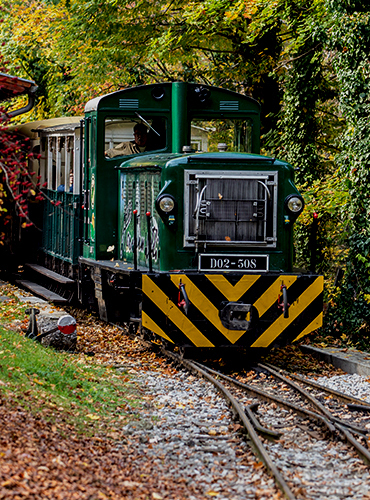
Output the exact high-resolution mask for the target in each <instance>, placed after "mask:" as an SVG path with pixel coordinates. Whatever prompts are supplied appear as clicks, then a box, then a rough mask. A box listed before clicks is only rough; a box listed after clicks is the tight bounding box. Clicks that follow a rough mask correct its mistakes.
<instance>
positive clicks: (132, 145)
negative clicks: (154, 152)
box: [105, 123, 148, 158]
mask: <svg viewBox="0 0 370 500" xmlns="http://www.w3.org/2000/svg"><path fill="white" fill-rule="evenodd" d="M147 141H148V130H147V128H146V125H144V123H137V124H136V125H135V127H134V140H133V141H130V142H121V143H120V144H117V145H116V146H115V147H114V148H111V149H107V151H105V156H107V157H108V158H114V157H115V156H124V155H134V154H138V153H144V151H146V146H147Z"/></svg>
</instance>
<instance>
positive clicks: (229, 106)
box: [220, 101, 239, 111]
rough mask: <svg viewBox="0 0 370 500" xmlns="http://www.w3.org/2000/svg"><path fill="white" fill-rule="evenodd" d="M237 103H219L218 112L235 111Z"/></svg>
mask: <svg viewBox="0 0 370 500" xmlns="http://www.w3.org/2000/svg"><path fill="white" fill-rule="evenodd" d="M238 109H239V101H220V111H237V110H238Z"/></svg>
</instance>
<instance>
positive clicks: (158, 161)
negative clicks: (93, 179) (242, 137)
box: [116, 152, 285, 170]
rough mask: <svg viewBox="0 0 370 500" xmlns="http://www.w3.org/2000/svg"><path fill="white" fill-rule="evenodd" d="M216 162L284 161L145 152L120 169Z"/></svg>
mask: <svg viewBox="0 0 370 500" xmlns="http://www.w3.org/2000/svg"><path fill="white" fill-rule="evenodd" d="M210 162H215V164H216V163H217V164H227V165H228V168H231V165H232V164H242V163H248V164H250V165H251V164H258V165H260V166H262V165H263V166H272V165H282V164H285V163H284V162H282V161H280V160H278V159H277V158H272V157H270V156H263V155H258V154H253V153H233V152H222V153H220V152H218V153H192V154H181V153H165V154H150V153H148V154H143V155H140V156H136V157H135V158H130V159H128V160H126V161H124V162H122V163H121V165H119V166H118V167H116V168H118V169H120V170H129V169H151V168H156V169H161V168H163V167H170V166H177V165H179V164H189V168H191V164H192V163H193V164H195V163H197V164H202V163H210Z"/></svg>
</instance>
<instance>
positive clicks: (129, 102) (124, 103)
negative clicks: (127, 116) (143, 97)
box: [118, 99, 139, 109]
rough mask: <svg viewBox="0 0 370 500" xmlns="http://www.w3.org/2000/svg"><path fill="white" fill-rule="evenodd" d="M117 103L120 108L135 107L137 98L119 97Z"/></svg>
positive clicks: (137, 102) (136, 106)
mask: <svg viewBox="0 0 370 500" xmlns="http://www.w3.org/2000/svg"><path fill="white" fill-rule="evenodd" d="M118 105H119V107H120V108H121V109H137V108H138V107H139V99H119V103H118Z"/></svg>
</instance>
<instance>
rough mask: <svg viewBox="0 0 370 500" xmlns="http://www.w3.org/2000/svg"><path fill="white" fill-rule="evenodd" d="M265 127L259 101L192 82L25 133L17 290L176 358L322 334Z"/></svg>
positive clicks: (319, 305)
mask: <svg viewBox="0 0 370 500" xmlns="http://www.w3.org/2000/svg"><path fill="white" fill-rule="evenodd" d="M260 127H261V124H260V104H259V103H258V102H257V101H255V100H254V99H253V98H251V97H248V96H246V95H242V94H239V93H236V92H234V91H231V90H228V89H223V88H219V87H213V86H209V85H200V84H196V83H187V82H165V83H155V84H150V85H142V86H137V87H133V88H125V89H123V90H119V91H116V92H113V93H110V94H107V95H103V96H100V97H96V98H94V99H92V100H90V101H89V102H87V104H86V105H85V109H84V114H83V116H79V117H69V118H63V117H62V118H56V119H52V120H43V121H40V122H33V123H26V124H23V125H19V126H18V127H17V133H18V134H20V135H22V136H27V137H28V138H29V140H30V150H31V151H32V152H33V153H37V154H34V155H33V156H32V155H31V157H30V159H29V169H30V171H31V172H35V174H37V175H34V176H33V178H38V179H40V183H41V186H44V187H43V188H42V193H43V198H44V200H43V201H42V202H41V201H39V202H37V203H34V204H33V206H32V204H31V205H30V214H31V215H30V217H31V218H32V216H34V217H35V220H37V224H35V226H36V225H37V226H38V228H39V229H40V228H41V231H36V230H33V229H32V228H28V229H26V230H24V231H23V233H22V234H23V236H22V237H23V238H24V244H23V248H26V249H27V251H26V255H25V256H23V262H22V264H23V269H24V272H23V274H22V275H21V276H20V277H18V278H19V283H20V284H21V285H22V286H24V287H27V288H28V289H30V290H31V291H33V292H34V293H36V294H37V295H40V296H42V297H44V298H47V299H48V300H52V301H54V302H57V303H58V302H59V303H71V302H73V301H78V302H79V303H80V304H82V305H84V306H88V307H90V308H93V309H94V308H95V310H96V311H97V313H98V314H99V316H100V318H101V319H102V320H104V321H109V322H115V323H119V324H126V325H127V326H128V328H129V329H130V331H131V332H133V333H135V334H138V335H150V336H152V337H153V336H154V337H155V338H156V339H157V340H158V341H160V342H163V343H164V344H165V345H167V346H172V347H176V348H179V349H185V348H188V347H192V348H197V349H200V348H220V349H221V350H224V349H226V348H229V349H244V350H248V351H249V352H252V353H253V352H254V350H255V352H257V350H258V349H269V348H271V347H272V346H283V345H286V344H289V343H292V342H294V341H297V340H298V339H300V338H302V337H303V336H305V335H307V334H308V333H310V332H312V331H314V330H316V329H318V328H319V327H320V326H321V325H322V312H323V276H321V275H319V274H316V273H314V272H310V271H302V270H299V271H297V270H295V269H294V268H293V225H294V222H295V221H296V219H297V217H298V216H299V215H300V214H301V212H302V210H303V209H304V200H303V197H302V195H301V194H300V193H299V191H298V190H297V187H296V186H295V184H294V168H293V167H292V166H291V165H290V164H288V163H287V162H285V161H281V160H279V159H277V158H275V157H268V156H263V155H261V154H260Z"/></svg>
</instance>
